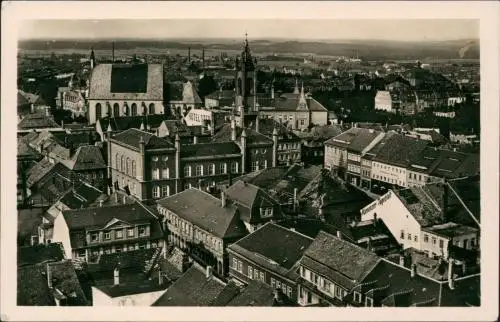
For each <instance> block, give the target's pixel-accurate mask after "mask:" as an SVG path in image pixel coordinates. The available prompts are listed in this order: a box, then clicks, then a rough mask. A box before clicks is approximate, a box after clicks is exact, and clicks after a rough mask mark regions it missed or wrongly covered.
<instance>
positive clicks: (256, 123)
mask: <svg viewBox="0 0 500 322" xmlns="http://www.w3.org/2000/svg"><path fill="white" fill-rule="evenodd" d="M255 131H256V132H259V116H258V115H257V118H256V119H255Z"/></svg>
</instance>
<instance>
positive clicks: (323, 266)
mask: <svg viewBox="0 0 500 322" xmlns="http://www.w3.org/2000/svg"><path fill="white" fill-rule="evenodd" d="M379 260H380V259H379V258H378V257H377V256H376V255H375V254H373V253H372V252H370V251H368V250H365V249H363V248H361V247H359V246H356V245H354V244H352V243H350V242H348V241H345V240H343V239H341V238H338V237H335V236H333V235H330V234H328V233H325V232H320V233H319V234H318V235H317V236H316V238H315V239H314V241H313V242H312V244H311V245H310V246H309V248H308V249H307V250H306V251H305V253H304V255H303V257H302V258H301V259H300V265H299V272H300V278H299V280H298V284H299V287H298V293H299V296H298V299H299V300H298V301H299V304H300V305H302V306H310V305H318V304H319V305H327V306H344V302H343V301H344V298H345V297H346V296H347V295H348V294H349V293H351V291H352V289H353V288H354V287H355V286H357V284H358V283H360V282H361V281H362V280H363V279H364V278H365V277H366V275H368V274H369V273H370V271H372V270H373V268H374V267H375V266H376V265H377V263H378V262H379Z"/></svg>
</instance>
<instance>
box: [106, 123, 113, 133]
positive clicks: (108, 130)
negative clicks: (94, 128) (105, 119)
mask: <svg viewBox="0 0 500 322" xmlns="http://www.w3.org/2000/svg"><path fill="white" fill-rule="evenodd" d="M106 131H107V132H108V133H109V132H111V131H113V130H112V129H111V122H109V123H108V129H107V130H106Z"/></svg>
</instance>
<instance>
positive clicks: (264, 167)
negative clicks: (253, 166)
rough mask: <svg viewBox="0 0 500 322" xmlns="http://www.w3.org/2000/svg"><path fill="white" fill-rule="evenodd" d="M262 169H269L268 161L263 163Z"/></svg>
mask: <svg viewBox="0 0 500 322" xmlns="http://www.w3.org/2000/svg"><path fill="white" fill-rule="evenodd" d="M262 169H267V160H264V161H263V162H262Z"/></svg>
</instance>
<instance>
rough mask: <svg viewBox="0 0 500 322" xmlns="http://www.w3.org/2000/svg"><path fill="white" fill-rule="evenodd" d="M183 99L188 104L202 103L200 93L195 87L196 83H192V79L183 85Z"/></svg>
mask: <svg viewBox="0 0 500 322" xmlns="http://www.w3.org/2000/svg"><path fill="white" fill-rule="evenodd" d="M182 100H183V101H184V102H185V103H188V104H201V103H202V101H201V99H200V96H199V95H198V92H197V91H196V88H195V87H194V84H193V83H191V82H190V81H187V82H186V83H184V85H183V91H182Z"/></svg>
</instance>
